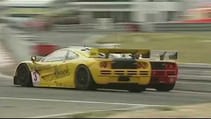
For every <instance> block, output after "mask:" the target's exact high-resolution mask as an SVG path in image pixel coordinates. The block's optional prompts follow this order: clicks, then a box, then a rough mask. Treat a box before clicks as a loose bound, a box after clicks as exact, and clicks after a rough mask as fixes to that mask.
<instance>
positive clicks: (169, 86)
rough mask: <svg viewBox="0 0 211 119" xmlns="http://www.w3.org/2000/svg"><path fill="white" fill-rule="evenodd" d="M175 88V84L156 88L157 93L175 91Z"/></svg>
mask: <svg viewBox="0 0 211 119" xmlns="http://www.w3.org/2000/svg"><path fill="white" fill-rule="evenodd" d="M174 86H175V83H173V84H159V85H157V86H156V88H155V89H156V90H157V91H165V92H168V91H170V90H172V89H174Z"/></svg>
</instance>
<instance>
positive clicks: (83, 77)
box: [77, 69, 89, 86]
mask: <svg viewBox="0 0 211 119" xmlns="http://www.w3.org/2000/svg"><path fill="white" fill-rule="evenodd" d="M77 76H78V79H77V82H78V83H79V84H81V85H83V86H85V85H87V84H88V78H89V76H88V73H87V71H86V70H85V69H79V71H78V75H77Z"/></svg>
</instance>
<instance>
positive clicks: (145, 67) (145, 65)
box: [137, 62, 148, 69]
mask: <svg viewBox="0 0 211 119" xmlns="http://www.w3.org/2000/svg"><path fill="white" fill-rule="evenodd" d="M137 68H141V69H147V68H148V64H147V63H146V62H138V63H137Z"/></svg>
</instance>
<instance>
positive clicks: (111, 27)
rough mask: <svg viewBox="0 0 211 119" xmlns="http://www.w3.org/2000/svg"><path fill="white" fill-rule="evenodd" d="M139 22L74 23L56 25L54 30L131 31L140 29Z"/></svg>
mask: <svg viewBox="0 0 211 119" xmlns="http://www.w3.org/2000/svg"><path fill="white" fill-rule="evenodd" d="M139 27H140V24H138V23H110V24H106V25H99V24H72V25H54V26H53V27H52V30H53V31H60V32H126V31H127V32H129V31H135V32H137V31H140V28H139Z"/></svg>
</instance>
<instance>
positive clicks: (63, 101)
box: [0, 76, 211, 118]
mask: <svg viewBox="0 0 211 119" xmlns="http://www.w3.org/2000/svg"><path fill="white" fill-rule="evenodd" d="M0 82H1V83H0V115H1V116H0V117H1V118H8V117H16V118H23V117H28V118H36V117H37V118H39V117H40V118H44V117H48V118H50V117H58V116H59V117H61V116H65V115H71V114H77V113H84V112H90V111H102V110H115V109H132V108H145V107H147V106H163V105H164V106H166V105H168V106H169V105H177V106H179V105H191V104H199V103H207V102H210V99H211V95H210V93H203V92H188V91H176V90H172V91H170V92H157V91H155V90H153V89H149V90H147V91H144V92H142V93H130V92H127V91H124V90H108V89H98V90H97V91H79V90H74V89H60V88H59V89H58V88H57V89H55V88H35V87H30V88H27V87H20V86H14V85H13V81H12V77H7V76H0Z"/></svg>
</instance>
